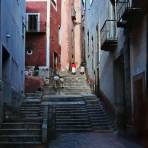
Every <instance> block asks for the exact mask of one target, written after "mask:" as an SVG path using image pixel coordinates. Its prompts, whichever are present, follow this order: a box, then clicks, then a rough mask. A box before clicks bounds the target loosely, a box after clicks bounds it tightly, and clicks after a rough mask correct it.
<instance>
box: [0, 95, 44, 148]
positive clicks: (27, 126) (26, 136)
mask: <svg viewBox="0 0 148 148" xmlns="http://www.w3.org/2000/svg"><path fill="white" fill-rule="evenodd" d="M36 97H37V94H30V95H27V97H26V99H25V100H24V102H23V104H22V106H21V108H20V110H19V113H18V114H17V115H14V116H13V115H12V116H10V117H8V116H6V117H5V120H4V122H3V123H2V126H1V128H0V147H4V148H5V147H6V148H7V147H11V148H12V147H16V148H19V147H20V148H24V147H27V148H29V147H30V148H34V147H35V148H42V147H43V145H42V122H43V117H42V107H41V101H40V99H39V95H38V98H37V99H36Z"/></svg>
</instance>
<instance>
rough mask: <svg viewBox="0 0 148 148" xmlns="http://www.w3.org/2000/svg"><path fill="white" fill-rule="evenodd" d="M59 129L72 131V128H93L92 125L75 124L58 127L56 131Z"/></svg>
mask: <svg viewBox="0 0 148 148" xmlns="http://www.w3.org/2000/svg"><path fill="white" fill-rule="evenodd" d="M58 128H63V129H71V128H73V129H79V128H81V129H85V128H91V126H90V125H86V124H81V125H78V124H73V125H67V124H66V125H61V124H60V125H58V124H57V125H56V129H58Z"/></svg>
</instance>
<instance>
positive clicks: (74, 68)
mask: <svg viewBox="0 0 148 148" xmlns="http://www.w3.org/2000/svg"><path fill="white" fill-rule="evenodd" d="M71 69H72V74H73V75H75V74H76V64H75V63H72V64H71Z"/></svg>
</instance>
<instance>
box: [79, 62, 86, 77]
mask: <svg viewBox="0 0 148 148" xmlns="http://www.w3.org/2000/svg"><path fill="white" fill-rule="evenodd" d="M84 72H85V67H84V64H83V63H81V67H80V74H81V75H83V74H84Z"/></svg>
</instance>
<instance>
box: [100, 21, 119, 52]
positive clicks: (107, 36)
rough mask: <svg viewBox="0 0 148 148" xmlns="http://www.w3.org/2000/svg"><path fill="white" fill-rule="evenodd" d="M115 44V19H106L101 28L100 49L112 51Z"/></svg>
mask: <svg viewBox="0 0 148 148" xmlns="http://www.w3.org/2000/svg"><path fill="white" fill-rule="evenodd" d="M116 45H117V27H116V20H106V21H105V23H104V25H103V27H102V29H101V49H102V50H105V51H112V50H113V49H115V47H116Z"/></svg>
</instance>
